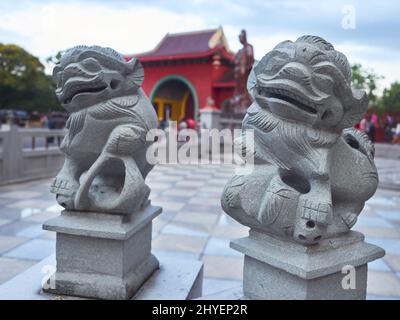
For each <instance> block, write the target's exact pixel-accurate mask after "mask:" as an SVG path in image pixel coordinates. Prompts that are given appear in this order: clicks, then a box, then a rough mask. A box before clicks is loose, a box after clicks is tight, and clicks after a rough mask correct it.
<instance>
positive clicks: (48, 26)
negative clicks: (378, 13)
mask: <svg viewBox="0 0 400 320" xmlns="http://www.w3.org/2000/svg"><path fill="white" fill-rule="evenodd" d="M0 1H1V0H0ZM243 3H244V2H237V3H236V4H235V5H233V4H232V2H231V1H228V0H223V1H221V2H218V3H216V2H215V1H214V0H193V1H192V2H191V4H190V5H191V6H192V7H193V8H194V7H197V8H199V6H200V7H202V8H203V7H204V6H206V7H207V6H208V5H209V6H211V5H212V8H214V11H213V12H211V13H210V12H207V10H202V11H201V12H200V11H199V10H198V11H196V10H192V11H190V12H191V13H184V14H183V13H177V12H174V11H173V9H172V8H173V6H171V8H169V7H168V8H161V7H155V6H151V5H146V4H144V2H142V4H138V3H130V4H125V5H124V6H121V5H120V4H118V2H117V1H115V2H114V1H113V2H111V1H110V2H96V3H94V2H89V3H88V2H85V1H82V0H69V1H65V2H61V1H60V2H58V1H57V2H54V1H46V2H42V1H24V5H18V6H12V5H8V6H7V8H6V7H4V5H1V3H0V7H1V8H0V9H1V10H2V13H1V19H0V37H1V38H0V41H2V42H4V41H6V42H13V43H16V44H18V45H20V46H22V47H24V48H26V49H27V50H28V51H30V52H32V53H33V54H34V55H36V56H39V57H40V58H41V59H42V61H44V59H45V58H46V57H48V56H50V55H53V54H55V53H57V52H58V51H59V50H63V49H66V48H69V47H72V46H75V45H77V44H86V45H90V44H97V45H101V46H109V47H112V48H114V49H116V50H117V51H119V52H121V53H139V52H143V51H148V50H151V49H153V48H154V47H155V46H156V45H157V43H158V42H159V41H160V40H161V38H162V37H163V36H164V35H165V34H166V33H167V32H170V33H173V32H184V31H192V30H199V29H206V28H207V29H208V28H215V27H217V26H218V24H219V23H220V21H221V23H222V21H225V22H227V21H226V19H225V18H226V16H224V14H225V15H229V16H235V17H240V18H241V20H240V21H242V23H244V25H241V24H240V25H239V23H238V24H234V22H232V19H231V20H230V21H229V22H228V23H225V24H224V25H223V27H224V31H225V34H226V36H227V39H228V42H229V45H230V47H231V49H232V50H233V51H237V50H238V49H239V48H240V43H239V41H238V34H239V32H240V30H241V29H242V27H246V21H248V23H249V25H248V27H249V28H251V29H252V30H253V31H249V33H248V39H249V42H250V43H251V44H253V46H254V49H255V56H256V59H261V57H262V56H263V55H264V54H266V53H267V52H268V51H270V50H271V49H272V48H273V47H274V46H275V45H276V44H278V43H279V42H281V41H284V40H287V39H289V40H295V39H297V37H298V36H299V34H298V33H296V31H297V30H296V29H287V30H290V31H286V32H284V31H282V32H270V33H269V34H268V31H266V32H265V31H264V30H268V28H266V25H267V24H266V25H263V23H260V26H259V27H257V29H255V28H254V26H251V23H250V22H251V18H248V20H246V19H247V17H250V16H256V15H257V14H255V13H254V10H255V9H254V8H255V7H254V5H253V6H251V5H249V6H247V5H246V6H244V5H243ZM263 3H264V2H263V1H259V2H258V4H259V5H260V4H263ZM310 3H311V2H309V1H306V2H305V3H302V2H301V4H302V5H303V6H305V5H307V6H309V5H310ZM284 4H285V6H284V7H285V8H286V7H287V6H289V7H290V6H297V5H298V4H297V2H294V1H286V2H285V3H284ZM265 5H268V6H271V8H272V7H275V6H277V5H278V4H277V3H276V2H267V3H266V4H265ZM282 6H283V5H282ZM216 8H220V9H218V10H217V9H216ZM257 8H260V9H259V13H260V14H264V11H265V10H264V9H263V7H262V6H261V5H260V6H257ZM283 9H284V8H283ZM283 9H282V10H283ZM203 11H206V12H207V13H204V12H203ZM216 12H221V14H219V13H218V15H216ZM218 17H219V18H218ZM219 19H220V20H219ZM321 32H322V31H321ZM328 40H329V39H328ZM335 47H336V48H337V49H338V50H340V51H342V52H343V53H345V54H346V55H347V56H348V59H349V61H350V62H351V63H354V62H360V63H362V64H363V65H364V66H365V67H367V68H372V69H374V71H375V72H377V73H379V74H382V75H384V76H385V79H384V80H382V81H381V87H382V86H388V85H389V84H390V83H391V82H393V81H396V80H399V79H400V78H399V74H400V63H399V59H395V54H394V53H391V52H390V54H389V53H388V52H387V51H390V50H388V49H387V48H385V47H377V46H374V44H363V45H358V44H355V43H354V42H353V43H348V42H347V43H346V42H342V43H335Z"/></svg>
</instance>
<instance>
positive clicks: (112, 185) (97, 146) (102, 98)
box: [51, 46, 157, 213]
mask: <svg viewBox="0 0 400 320" xmlns="http://www.w3.org/2000/svg"><path fill="white" fill-rule="evenodd" d="M53 78H54V81H55V82H56V84H57V88H56V94H57V97H58V99H59V100H60V102H61V104H62V105H63V107H64V108H65V109H66V110H67V111H69V112H70V117H69V119H68V121H67V128H68V134H67V135H66V137H65V138H64V140H63V142H62V144H61V151H62V152H63V153H64V154H65V163H64V166H63V167H62V169H61V171H60V172H59V174H58V175H57V177H56V178H55V179H54V182H53V184H52V186H51V192H53V193H55V194H56V195H57V196H56V197H57V201H58V203H59V204H60V205H62V206H63V207H64V208H66V209H68V210H79V211H98V212H111V213H113V212H115V213H132V212H134V211H135V210H138V209H140V208H141V207H143V206H144V205H146V203H147V201H148V196H149V192H150V189H149V188H148V187H147V186H146V184H145V181H144V180H145V177H146V175H147V174H148V172H149V171H150V170H151V168H152V166H151V165H149V164H148V162H147V161H146V149H147V147H148V145H149V142H147V141H146V134H147V132H148V131H149V130H151V129H153V128H156V127H157V117H156V114H155V111H154V108H153V106H152V105H151V103H150V101H149V99H148V98H147V97H146V95H145V93H144V92H143V90H142V89H141V87H140V86H141V84H142V82H143V79H144V71H143V68H142V66H141V64H140V63H139V61H138V60H137V59H132V60H130V61H129V62H126V61H125V59H124V57H123V56H122V55H120V54H119V53H117V52H116V51H114V50H113V49H110V48H102V47H99V46H91V47H88V46H78V47H74V48H72V49H70V50H68V51H66V52H65V53H64V55H63V56H62V58H61V61H60V63H59V64H58V65H56V67H55V68H54V71H53Z"/></svg>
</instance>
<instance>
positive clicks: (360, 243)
mask: <svg viewBox="0 0 400 320" xmlns="http://www.w3.org/2000/svg"><path fill="white" fill-rule="evenodd" d="M231 247H232V248H233V249H235V250H237V251H239V252H241V253H243V254H244V255H245V257H244V271H243V294H244V297H245V298H247V299H276V300H277V299H296V300H304V299H307V300H317V299H323V300H344V299H346V300H347V299H349V300H350V299H351V300H356V299H358V300H361V299H365V298H366V288H367V270H368V263H369V262H371V261H373V260H375V259H378V258H381V257H383V256H384V254H385V252H384V250H383V249H381V248H379V247H377V246H375V245H372V244H369V243H366V242H364V236H363V235H362V234H361V233H359V232H355V231H352V232H350V233H349V234H347V235H345V236H343V237H340V238H335V239H329V240H323V241H321V242H320V243H319V244H317V245H313V246H308V247H306V246H303V245H300V244H297V243H293V242H289V241H283V240H279V239H275V238H273V237H271V236H268V235H265V234H261V233H258V232H256V231H254V230H252V231H250V234H249V237H246V238H242V239H238V240H234V241H232V242H231ZM352 268H353V271H350V273H351V272H353V275H354V276H355V287H352V288H349V285H348V284H349V283H348V281H346V280H347V279H345V277H347V278H348V277H350V276H351V275H350V273H349V269H352ZM354 271H355V272H354ZM343 284H344V285H343Z"/></svg>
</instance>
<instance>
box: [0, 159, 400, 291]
mask: <svg viewBox="0 0 400 320" xmlns="http://www.w3.org/2000/svg"><path fill="white" fill-rule="evenodd" d="M232 174H233V167H231V166H218V165H204V166H187V165H179V166H178V165H168V166H167V165H165V166H157V167H156V168H154V170H153V171H152V172H151V173H150V175H149V177H148V179H147V181H148V184H149V186H150V187H151V188H152V194H151V199H152V202H153V204H155V205H160V206H162V207H163V213H162V214H161V216H159V217H158V218H157V219H156V220H155V222H154V224H153V233H154V235H153V251H154V253H155V255H156V256H163V255H164V256H174V257H181V258H185V259H198V260H202V261H203V262H204V289H203V293H204V294H205V295H207V294H212V293H216V292H218V291H221V290H224V289H229V288H232V287H235V286H237V285H239V284H240V283H241V279H242V267H243V265H242V263H243V257H242V256H241V255H240V254H239V253H237V252H236V251H234V250H232V249H230V248H229V240H230V239H234V238H239V237H242V236H245V235H246V234H247V228H245V227H243V226H241V225H240V224H238V223H237V222H235V221H233V220H232V219H230V218H229V217H228V216H227V215H225V214H224V213H223V212H222V209H221V207H220V200H219V198H220V195H221V192H222V189H223V187H224V185H225V183H226V181H227V179H228V178H229V177H230V176H232ZM50 181H51V180H50V179H47V180H39V181H33V182H28V183H23V184H15V185H8V186H3V187H0V284H1V283H3V282H5V281H7V280H9V279H11V278H12V277H14V276H15V275H17V274H19V273H21V272H22V271H24V270H26V269H27V268H29V267H30V266H32V265H33V264H35V263H37V262H38V261H40V260H41V259H43V258H45V257H47V256H49V255H51V254H52V253H54V249H55V237H54V233H51V232H47V231H43V230H42V228H41V225H42V223H43V222H44V221H45V220H47V219H49V218H51V217H53V216H55V215H57V214H59V212H60V207H59V206H58V205H57V204H56V202H55V199H54V195H52V194H50V193H49V191H48V189H49V183H50ZM355 229H356V230H359V231H362V232H363V233H365V235H366V238H367V241H369V242H371V243H375V244H377V245H379V246H381V247H383V248H384V249H385V250H386V252H387V254H386V256H385V258H384V259H381V260H379V261H377V262H374V263H372V264H370V266H369V277H368V298H369V299H400V192H399V191H386V190H382V189H379V190H378V192H377V193H376V195H375V196H374V197H373V198H372V199H371V200H370V201H368V203H367V204H366V206H365V209H364V212H363V213H362V214H361V216H360V219H359V222H358V223H357V225H356V228H355Z"/></svg>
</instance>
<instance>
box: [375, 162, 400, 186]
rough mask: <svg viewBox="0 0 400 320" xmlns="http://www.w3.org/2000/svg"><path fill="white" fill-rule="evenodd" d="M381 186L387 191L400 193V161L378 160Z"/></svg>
mask: <svg viewBox="0 0 400 320" xmlns="http://www.w3.org/2000/svg"><path fill="white" fill-rule="evenodd" d="M375 163H376V166H377V168H378V171H379V185H380V186H381V187H382V188H385V189H391V190H398V191H400V160H399V159H384V158H376V159H375Z"/></svg>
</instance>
